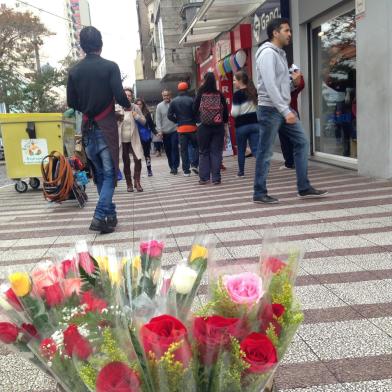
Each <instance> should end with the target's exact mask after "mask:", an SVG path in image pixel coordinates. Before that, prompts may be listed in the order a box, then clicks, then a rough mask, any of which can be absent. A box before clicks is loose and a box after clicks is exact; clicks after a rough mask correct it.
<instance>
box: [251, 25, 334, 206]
mask: <svg viewBox="0 0 392 392" xmlns="http://www.w3.org/2000/svg"><path fill="white" fill-rule="evenodd" d="M267 35H268V38H269V41H268V42H266V43H265V44H263V45H262V46H261V47H260V48H259V49H258V51H257V53H256V69H257V92H258V105H259V106H258V119H259V124H260V138H259V146H258V149H257V157H256V172H255V180H254V195H253V201H254V202H255V203H278V202H279V201H278V199H276V198H274V197H271V196H269V195H268V191H267V177H268V172H269V168H270V161H271V157H272V148H273V144H274V142H275V138H276V135H277V133H278V132H279V130H280V129H281V128H283V131H284V132H285V134H286V135H287V137H288V138H289V139H290V141H291V143H292V144H293V147H294V164H295V170H296V174H297V188H298V197H300V198H315V197H324V196H325V195H326V194H327V192H326V191H322V190H317V189H315V188H313V187H312V186H311V184H310V182H309V179H308V152H309V142H308V140H307V138H306V137H305V132H304V130H303V128H302V125H301V122H300V121H299V119H298V117H297V115H296V114H295V112H294V111H293V110H292V109H291V108H290V101H291V94H290V92H291V87H292V86H291V82H290V74H289V67H288V64H287V59H286V53H285V51H284V50H283V48H284V47H285V46H287V45H289V44H290V41H291V28H290V22H289V20H288V19H285V18H277V19H273V20H272V21H270V22H269V24H268V26H267Z"/></svg>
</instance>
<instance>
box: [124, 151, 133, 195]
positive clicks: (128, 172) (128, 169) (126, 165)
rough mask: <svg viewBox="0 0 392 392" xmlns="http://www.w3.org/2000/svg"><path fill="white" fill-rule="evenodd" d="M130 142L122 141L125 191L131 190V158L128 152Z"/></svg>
mask: <svg viewBox="0 0 392 392" xmlns="http://www.w3.org/2000/svg"><path fill="white" fill-rule="evenodd" d="M131 146H132V145H131V143H122V159H123V163H124V177H125V181H126V183H127V191H128V192H133V185H132V174H131V159H130V157H129V154H130V153H131V148H132V147H131Z"/></svg>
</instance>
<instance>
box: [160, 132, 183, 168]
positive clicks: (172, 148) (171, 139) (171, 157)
mask: <svg viewBox="0 0 392 392" xmlns="http://www.w3.org/2000/svg"><path fill="white" fill-rule="evenodd" d="M163 145H164V146H165V152H166V157H167V162H168V164H169V167H170V170H178V166H180V152H179V148H178V133H177V132H172V133H166V134H163Z"/></svg>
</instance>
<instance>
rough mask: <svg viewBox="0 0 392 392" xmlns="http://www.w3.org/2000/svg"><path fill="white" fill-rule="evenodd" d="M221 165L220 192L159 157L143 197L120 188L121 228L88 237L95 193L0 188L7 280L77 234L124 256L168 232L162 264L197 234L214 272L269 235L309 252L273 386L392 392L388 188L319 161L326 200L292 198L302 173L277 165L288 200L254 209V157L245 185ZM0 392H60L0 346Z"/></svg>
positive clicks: (0, 266)
mask: <svg viewBox="0 0 392 392" xmlns="http://www.w3.org/2000/svg"><path fill="white" fill-rule="evenodd" d="M225 164H226V166H227V171H226V172H225V173H224V174H223V181H222V185H220V186H213V185H208V186H200V185H198V184H197V177H196V176H192V177H189V178H185V177H183V176H182V175H181V174H180V175H178V176H171V175H169V174H168V170H167V165H166V163H165V160H164V158H162V159H155V160H154V161H153V169H154V173H155V176H154V177H152V178H147V177H145V176H144V177H143V179H142V180H143V181H142V185H143V187H144V190H145V191H144V192H143V193H134V194H129V193H127V192H126V191H125V184H124V182H121V183H120V185H119V188H118V189H117V191H116V196H115V201H116V204H117V207H118V214H119V226H118V229H117V230H116V232H115V233H113V234H109V235H105V236H102V235H96V234H93V233H91V232H89V231H88V225H89V222H90V219H91V217H92V214H93V210H94V206H95V202H96V200H97V196H96V194H95V192H94V189H93V187H92V186H90V187H89V197H90V200H89V203H88V205H87V206H86V207H85V208H84V209H79V208H77V207H76V205H75V203H74V202H72V201H69V202H66V203H64V204H62V205H50V204H47V203H46V202H45V201H44V200H43V198H42V194H41V192H36V191H29V192H28V193H26V194H23V195H20V194H16V193H15V191H14V189H13V187H6V188H2V189H0V206H1V211H2V213H1V215H0V280H1V279H5V278H6V276H7V274H8V273H9V272H10V271H14V270H16V269H30V268H31V267H32V266H33V265H34V263H36V262H38V261H40V260H42V259H47V258H60V257H61V256H64V255H65V254H66V253H67V251H68V249H69V247H70V246H72V245H73V244H74V242H75V241H76V240H78V239H80V238H85V239H87V240H88V242H89V243H90V244H104V245H107V246H116V248H117V249H119V250H125V249H128V248H130V247H132V246H133V245H134V244H136V243H137V241H138V240H139V239H140V238H143V236H145V233H146V232H148V231H149V230H157V231H160V232H162V233H164V235H165V236H166V246H167V248H166V252H165V255H164V259H163V262H164V266H165V268H168V267H169V266H172V265H174V264H175V263H176V262H178V261H179V260H181V259H182V258H183V257H186V255H187V252H188V249H189V245H190V242H191V241H192V238H193V236H194V234H195V232H196V231H202V232H206V233H210V234H211V235H212V236H213V238H214V240H215V241H216V243H217V247H216V250H215V259H216V260H217V265H221V266H223V267H225V266H231V267H237V266H246V265H247V264H250V263H252V262H255V261H257V259H258V256H259V255H260V252H261V248H262V239H263V236H264V234H265V233H266V231H268V230H270V229H271V228H273V229H274V231H275V232H277V233H278V234H279V236H280V237H281V238H282V239H283V240H284V241H287V242H289V243H290V244H300V245H301V246H303V247H304V248H305V250H306V254H305V257H304V260H303V261H302V263H301V265H300V271H299V277H298V280H297V287H296V291H297V294H298V296H299V298H300V300H301V301H302V304H303V308H304V311H305V322H304V324H303V325H302V326H301V327H300V329H299V331H298V334H297V335H296V337H295V339H294V341H293V344H292V345H291V347H290V349H289V351H288V353H287V355H286V357H285V359H284V361H283V363H282V365H281V366H280V368H279V370H278V373H277V377H276V382H277V387H278V390H279V391H281V392H294V391H296V392H308V391H339V392H340V391H377V392H379V391H392V339H391V337H392V233H391V232H392V193H391V186H392V182H390V181H385V180H375V179H370V178H365V177H360V176H358V175H357V174H356V173H355V172H352V171H346V170H341V169H337V168H332V167H325V166H321V165H317V164H314V163H313V164H311V165H310V169H309V174H310V178H311V180H312V184H313V185H314V186H315V187H318V188H321V189H323V188H325V189H328V190H329V192H330V195H329V197H327V198H325V199H322V200H306V201H304V200H299V199H298V198H297V197H296V188H295V173H294V172H292V171H289V170H279V166H280V163H279V162H277V161H274V162H273V164H272V167H271V175H270V180H269V192H270V194H271V195H273V196H277V197H278V198H279V199H280V200H281V203H280V204H278V205H274V206H263V205H255V204H253V203H252V202H251V197H252V177H253V166H254V160H253V159H248V160H247V162H246V164H247V170H246V177H245V178H237V177H235V174H236V163H235V161H234V160H233V159H232V158H226V161H225ZM205 293H206V286H205V285H204V286H202V287H201V296H202V297H203V296H205ZM0 390H1V391H4V392H19V391H20V392H54V391H55V390H56V386H55V383H54V381H52V380H51V379H50V378H48V377H47V376H46V375H45V374H43V373H42V372H40V371H39V370H38V369H35V368H34V367H33V366H31V365H30V364H29V363H28V362H27V361H26V360H25V359H23V358H21V357H20V356H19V355H18V354H17V353H12V352H10V351H8V349H7V348H5V347H4V346H0Z"/></svg>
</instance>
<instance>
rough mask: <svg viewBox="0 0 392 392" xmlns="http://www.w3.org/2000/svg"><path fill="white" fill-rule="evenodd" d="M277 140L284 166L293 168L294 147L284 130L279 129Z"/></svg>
mask: <svg viewBox="0 0 392 392" xmlns="http://www.w3.org/2000/svg"><path fill="white" fill-rule="evenodd" d="M279 140H280V148H281V150H282V154H283V158H284V165H285V166H286V167H288V168H290V169H292V168H293V167H294V147H293V144H292V143H291V142H290V138H289V137H288V136H287V135H286V133H285V131H284V129H279Z"/></svg>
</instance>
